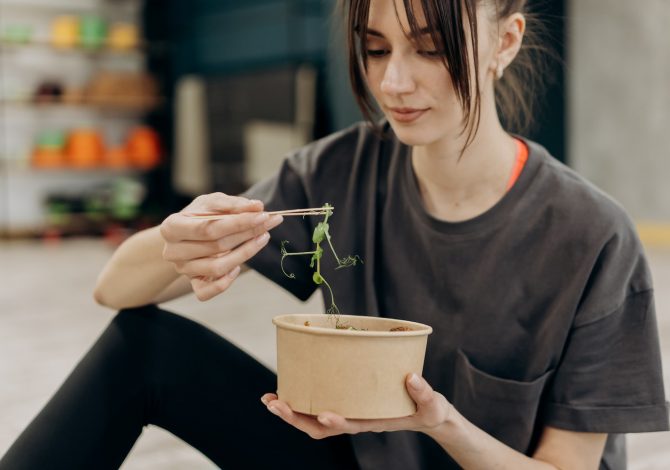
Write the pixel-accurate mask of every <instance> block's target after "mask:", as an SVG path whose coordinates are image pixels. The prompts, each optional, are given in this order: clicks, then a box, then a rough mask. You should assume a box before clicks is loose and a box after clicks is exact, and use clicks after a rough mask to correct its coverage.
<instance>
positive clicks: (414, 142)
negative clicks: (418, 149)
mask: <svg viewBox="0 0 670 470" xmlns="http://www.w3.org/2000/svg"><path fill="white" fill-rule="evenodd" d="M391 127H392V128H393V132H394V133H395V135H396V137H397V138H398V140H399V141H400V142H402V143H403V144H405V145H410V146H420V145H428V144H430V143H432V142H434V141H435V140H437V138H436V137H435V136H432V135H430V133H429V132H427V131H426V129H421V128H420V127H418V126H417V127H414V128H408V127H405V126H402V125H394V123H393V122H391Z"/></svg>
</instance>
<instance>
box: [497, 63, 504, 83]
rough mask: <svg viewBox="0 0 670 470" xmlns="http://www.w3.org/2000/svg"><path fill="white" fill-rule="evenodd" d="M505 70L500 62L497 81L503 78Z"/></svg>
mask: <svg viewBox="0 0 670 470" xmlns="http://www.w3.org/2000/svg"><path fill="white" fill-rule="evenodd" d="M504 71H505V69H504V68H503V65H502V64H501V63H500V62H498V67H496V79H498V80H500V79H501V78H502V77H503V72H504Z"/></svg>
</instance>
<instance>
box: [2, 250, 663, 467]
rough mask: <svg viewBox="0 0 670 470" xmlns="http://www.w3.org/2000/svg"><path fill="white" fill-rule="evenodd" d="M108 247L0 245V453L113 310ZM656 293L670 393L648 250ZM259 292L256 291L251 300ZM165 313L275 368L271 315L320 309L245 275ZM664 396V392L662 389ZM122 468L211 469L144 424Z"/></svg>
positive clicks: (639, 447) (636, 442)
mask: <svg viewBox="0 0 670 470" xmlns="http://www.w3.org/2000/svg"><path fill="white" fill-rule="evenodd" d="M111 251H112V248H110V247H109V246H107V245H105V244H104V243H102V242H100V241H96V240H87V239H82V240H71V241H64V242H61V243H57V244H43V243H38V242H0V279H2V280H3V283H2V286H1V287H0V306H1V307H2V308H0V416H1V417H2V419H0V455H2V454H3V453H4V452H5V450H6V449H7V448H8V447H9V445H10V444H11V442H12V441H13V439H15V438H16V436H17V435H18V434H19V433H20V431H21V430H22V429H23V428H24V427H25V426H26V424H27V423H28V422H29V421H30V419H31V418H32V417H33V416H34V415H35V414H36V413H37V412H38V410H39V409H40V408H41V407H42V406H43V404H44V403H45V402H46V401H47V400H48V399H49V397H50V396H51V394H52V393H53V392H54V391H55V390H56V388H57V387H58V386H59V385H60V383H61V382H62V381H63V379H64V378H65V376H66V375H67V374H68V372H69V371H70V370H71V369H72V367H73V366H74V365H75V363H76V362H77V360H78V359H79V358H80V357H81V355H82V354H83V353H84V352H85V351H86V350H87V349H88V347H89V346H90V345H91V344H92V343H93V342H94V341H95V339H96V337H97V336H98V335H99V333H100V332H101V331H102V329H103V328H104V327H105V325H106V324H107V323H108V322H109V320H110V318H112V316H113V313H114V312H112V311H110V310H107V309H105V308H103V307H100V306H98V305H96V304H95V302H94V301H93V299H92V297H91V292H92V289H93V285H94V283H95V279H96V276H97V274H98V272H99V271H100V269H101V267H102V266H103V264H104V263H105V261H106V260H107V259H108V257H109V256H110V254H111ZM648 254H649V259H650V263H651V266H652V270H653V273H654V278H655V282H656V292H657V312H658V318H659V326H660V334H661V345H662V350H663V360H664V369H665V384H666V390H667V391H668V392H670V250H662V249H650V250H649V251H648ZM259 293H262V295H259ZM165 307H166V308H168V309H170V310H173V311H177V312H180V313H182V314H185V315H187V316H189V317H191V318H194V319H196V320H198V321H200V322H202V323H204V324H206V325H208V326H209V327H211V328H213V329H214V330H216V331H218V332H220V333H221V334H223V335H224V336H226V337H227V338H229V339H231V338H232V340H233V341H234V342H236V343H237V344H238V345H239V346H240V347H242V348H244V349H245V350H247V351H249V352H250V353H252V354H253V355H254V356H256V357H257V358H258V359H259V360H260V361H262V362H264V363H265V364H267V365H269V366H271V367H274V362H275V352H274V329H273V325H272V324H271V321H270V319H271V318H272V317H273V316H274V315H276V314H278V313H289V312H292V313H307V312H314V311H320V309H321V302H320V299H319V298H318V296H314V297H313V298H312V299H310V301H308V302H307V303H301V302H299V301H296V300H295V299H293V298H292V297H291V296H290V295H289V294H287V293H286V292H284V291H282V290H281V289H278V288H276V287H274V285H272V284H271V283H269V282H268V281H267V280H265V279H264V278H262V277H260V276H259V275H257V274H255V273H253V272H249V273H247V274H245V275H243V276H241V277H240V279H238V281H236V283H235V284H234V285H233V287H232V288H231V289H230V290H229V291H228V292H227V294H226V295H225V296H220V297H218V298H215V299H213V300H212V301H210V302H206V303H201V302H198V301H197V300H196V299H195V298H193V297H185V298H182V299H178V300H176V301H173V302H170V303H169V304H166V305H165ZM669 395H670V393H669ZM669 443H670V433H655V434H638V435H632V436H629V461H630V462H629V463H630V465H629V468H630V469H631V470H665V469H667V468H670V446H669V445H668V444H669ZM122 468H123V469H124V470H138V469H153V468H156V469H158V468H160V469H167V470H170V469H175V470H176V469H183V468H189V469H194V470H204V469H213V468H216V466H214V465H213V464H212V463H211V462H210V461H209V460H208V459H207V458H205V457H204V456H203V455H201V454H200V453H198V452H197V451H195V450H194V449H192V448H191V447H189V446H188V445H186V444H184V443H183V442H181V441H180V440H178V439H177V438H175V437H174V436H172V435H171V434H169V433H167V432H165V431H163V430H161V429H158V428H155V427H149V428H148V429H146V430H145V431H144V433H143V434H142V436H141V438H140V439H139V440H138V442H137V444H136V445H135V447H134V448H133V450H132V452H131V454H130V455H129V457H128V458H127V459H126V462H125V463H124V465H123V467H122Z"/></svg>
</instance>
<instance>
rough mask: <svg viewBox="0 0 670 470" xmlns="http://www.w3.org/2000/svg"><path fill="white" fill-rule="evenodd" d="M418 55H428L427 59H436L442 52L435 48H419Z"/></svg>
mask: <svg viewBox="0 0 670 470" xmlns="http://www.w3.org/2000/svg"><path fill="white" fill-rule="evenodd" d="M418 52H419V55H422V56H424V57H428V58H429V59H437V58H441V57H442V53H441V52H440V51H437V50H420V51H418Z"/></svg>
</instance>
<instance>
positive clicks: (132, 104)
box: [0, 97, 164, 113]
mask: <svg viewBox="0 0 670 470" xmlns="http://www.w3.org/2000/svg"><path fill="white" fill-rule="evenodd" d="M143 101H144V103H143ZM163 102H164V100H163V99H162V98H158V99H156V100H146V99H142V98H132V97H121V98H115V99H111V98H110V99H104V100H93V101H91V100H89V101H84V102H71V103H70V102H64V101H43V102H38V101H32V100H20V99H15V100H12V99H0V107H1V106H6V107H20V108H29V109H30V108H32V109H36V110H40V111H42V110H45V109H60V108H63V109H68V108H75V109H76V108H82V109H94V110H97V111H103V112H120V113H144V112H149V111H152V110H154V109H156V108H158V107H159V106H161V104H162V103H163Z"/></svg>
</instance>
